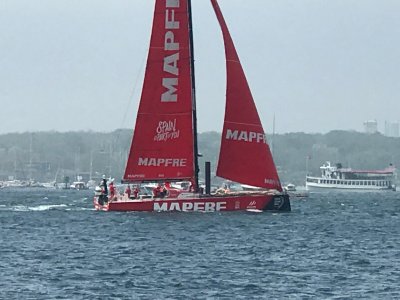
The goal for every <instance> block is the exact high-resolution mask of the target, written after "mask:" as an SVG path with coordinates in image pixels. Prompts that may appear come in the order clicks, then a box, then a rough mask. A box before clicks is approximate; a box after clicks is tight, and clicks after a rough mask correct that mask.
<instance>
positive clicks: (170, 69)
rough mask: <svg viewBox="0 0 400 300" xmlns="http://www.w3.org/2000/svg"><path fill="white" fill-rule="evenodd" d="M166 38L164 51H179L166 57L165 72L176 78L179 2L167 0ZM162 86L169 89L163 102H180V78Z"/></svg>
mask: <svg viewBox="0 0 400 300" xmlns="http://www.w3.org/2000/svg"><path fill="white" fill-rule="evenodd" d="M165 4H166V8H165V30H166V31H165V36H164V50H166V51H178V52H176V53H174V54H171V55H166V56H165V57H164V72H167V73H169V74H172V75H174V76H178V75H179V68H178V61H179V50H180V48H179V42H178V41H176V40H175V34H174V32H173V30H176V29H179V28H180V22H179V21H178V20H176V19H175V16H176V15H175V8H179V7H180V2H179V0H166V2H165ZM162 85H163V87H164V88H166V89H167V91H166V92H164V93H163V94H162V95H161V102H178V95H177V93H176V92H177V90H178V78H165V77H164V78H163V79H162ZM159 138H161V139H165V138H166V137H165V136H163V135H161V136H160V137H159Z"/></svg>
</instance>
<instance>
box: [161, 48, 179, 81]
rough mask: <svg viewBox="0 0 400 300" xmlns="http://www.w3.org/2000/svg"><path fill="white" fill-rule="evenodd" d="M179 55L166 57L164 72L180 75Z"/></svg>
mask: <svg viewBox="0 0 400 300" xmlns="http://www.w3.org/2000/svg"><path fill="white" fill-rule="evenodd" d="M178 60H179V53H175V54H172V55H170V56H166V57H164V71H165V72H168V73H170V74H172V75H176V76H178V75H179V69H178Z"/></svg>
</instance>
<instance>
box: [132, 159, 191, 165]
mask: <svg viewBox="0 0 400 300" xmlns="http://www.w3.org/2000/svg"><path fill="white" fill-rule="evenodd" d="M138 166H145V167H170V166H172V167H186V166H187V159H186V158H154V157H145V158H143V157H139V161H138Z"/></svg>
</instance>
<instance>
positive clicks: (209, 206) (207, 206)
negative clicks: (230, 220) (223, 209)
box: [204, 202, 215, 211]
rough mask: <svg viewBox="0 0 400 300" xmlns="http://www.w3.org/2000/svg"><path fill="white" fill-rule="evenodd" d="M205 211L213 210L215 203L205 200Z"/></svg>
mask: <svg viewBox="0 0 400 300" xmlns="http://www.w3.org/2000/svg"><path fill="white" fill-rule="evenodd" d="M204 210H205V211H215V203H214V202H206V203H205V205H204Z"/></svg>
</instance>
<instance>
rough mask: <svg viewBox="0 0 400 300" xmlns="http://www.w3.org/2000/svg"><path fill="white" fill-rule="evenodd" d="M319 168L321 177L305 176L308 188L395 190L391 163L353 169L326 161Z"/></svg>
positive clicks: (393, 168) (393, 171)
mask: <svg viewBox="0 0 400 300" xmlns="http://www.w3.org/2000/svg"><path fill="white" fill-rule="evenodd" d="M320 169H321V173H322V176H321V177H312V176H308V175H307V176H306V187H307V189H308V190H317V189H340V190H360V191H362V190H374V191H378V190H396V186H395V184H394V182H395V179H396V168H395V167H394V166H392V165H390V166H389V167H388V168H386V169H383V170H354V169H351V168H342V165H341V164H337V165H335V166H332V165H331V163H330V162H329V161H327V162H326V163H325V164H323V165H322V166H321V167H320Z"/></svg>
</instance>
